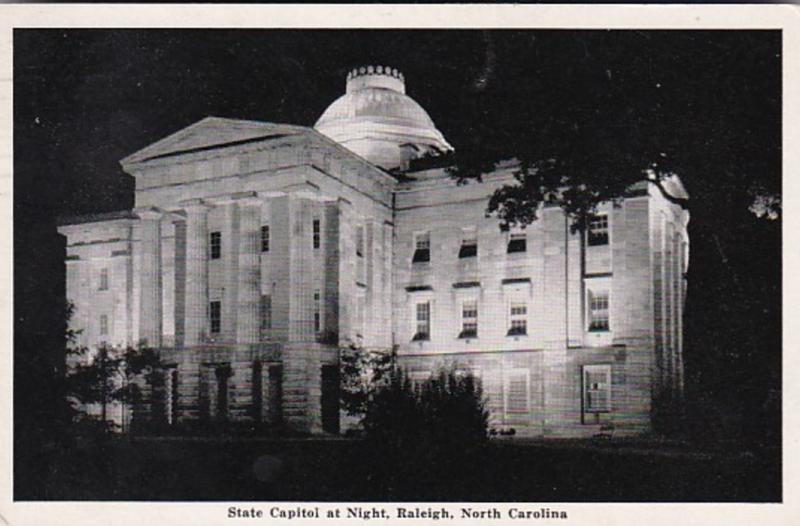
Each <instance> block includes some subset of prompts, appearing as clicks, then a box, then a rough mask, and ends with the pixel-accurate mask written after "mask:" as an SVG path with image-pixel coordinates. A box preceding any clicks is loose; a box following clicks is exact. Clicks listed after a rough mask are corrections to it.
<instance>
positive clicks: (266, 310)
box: [258, 294, 272, 338]
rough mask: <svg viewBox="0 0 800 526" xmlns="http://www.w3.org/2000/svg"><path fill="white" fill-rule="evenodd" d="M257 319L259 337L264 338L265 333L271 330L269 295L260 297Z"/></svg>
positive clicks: (270, 298)
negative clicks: (259, 331)
mask: <svg viewBox="0 0 800 526" xmlns="http://www.w3.org/2000/svg"><path fill="white" fill-rule="evenodd" d="M258 319H259V329H260V330H261V337H262V338H263V337H265V336H266V334H267V331H269V330H270V329H271V328H272V296H270V295H269V294H262V295H261V301H260V302H259V305H258Z"/></svg>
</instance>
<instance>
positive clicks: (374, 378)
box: [339, 346, 395, 416]
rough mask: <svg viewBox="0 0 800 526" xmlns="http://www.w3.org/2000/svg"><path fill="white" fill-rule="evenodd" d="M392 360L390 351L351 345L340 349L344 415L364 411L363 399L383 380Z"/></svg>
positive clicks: (361, 413)
mask: <svg viewBox="0 0 800 526" xmlns="http://www.w3.org/2000/svg"><path fill="white" fill-rule="evenodd" d="M394 361H395V354H394V351H391V352H379V351H367V350H364V349H358V348H356V347H354V346H353V347H351V348H347V349H343V350H342V352H341V354H340V357H339V363H340V372H341V388H340V394H341V402H342V407H343V408H344V409H345V411H346V412H347V414H348V415H350V416H361V415H363V414H364V412H365V411H366V408H367V401H368V400H369V399H370V398H371V397H372V396H373V395H374V394H375V392H376V390H378V389H379V388H380V387H381V386H383V385H385V383H386V382H387V380H388V378H389V373H390V371H391V370H392V368H393V367H394Z"/></svg>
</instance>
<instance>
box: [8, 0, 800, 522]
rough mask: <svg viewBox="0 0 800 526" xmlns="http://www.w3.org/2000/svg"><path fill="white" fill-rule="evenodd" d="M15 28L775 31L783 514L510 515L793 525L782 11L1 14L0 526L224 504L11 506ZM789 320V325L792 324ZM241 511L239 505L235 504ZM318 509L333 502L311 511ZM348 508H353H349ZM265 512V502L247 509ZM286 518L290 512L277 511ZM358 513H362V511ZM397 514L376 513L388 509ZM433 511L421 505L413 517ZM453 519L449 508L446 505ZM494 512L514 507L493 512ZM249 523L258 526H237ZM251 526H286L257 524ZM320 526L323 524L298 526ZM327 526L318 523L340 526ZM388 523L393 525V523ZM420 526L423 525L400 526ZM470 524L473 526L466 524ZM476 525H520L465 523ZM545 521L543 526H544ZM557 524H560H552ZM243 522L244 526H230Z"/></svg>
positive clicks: (624, 510)
mask: <svg viewBox="0 0 800 526" xmlns="http://www.w3.org/2000/svg"><path fill="white" fill-rule="evenodd" d="M14 27H18V28H46V27H59V28H60V27H64V28H79V27H80V28H121V27H129V28H173V27H182V28H210V27H224V28H328V27H338V28H362V27H372V28H445V27H447V28H519V29H524V28H529V29H547V28H576V29H577V28H583V29H591V28H597V29H617V28H637V29H673V28H682V29H734V28H739V29H783V36H784V50H783V60H784V86H783V88H784V89H783V94H784V129H783V131H784V149H783V152H784V173H785V174H789V175H787V176H785V177H784V196H783V202H784V211H785V212H784V221H785V223H784V225H785V226H784V236H785V237H784V247H785V249H784V310H783V312H784V347H785V349H788V350H789V352H786V353H784V361H783V371H784V378H783V380H784V382H783V386H784V391H783V395H784V453H785V455H786V456H785V459H784V464H783V468H784V503H783V504H759V505H753V504H636V505H634V504H561V503H554V504H547V503H536V504H535V505H529V506H518V507H525V508H529V509H539V508H542V507H549V508H550V509H558V510H566V511H567V512H568V514H569V520H567V521H563V522H565V523H566V522H569V523H580V524H593V525H605V524H615V523H632V524H645V523H646V524H649V525H658V524H670V525H672V524H676V523H679V524H681V525H684V526H689V525H694V524H698V525H704V526H705V525H708V524H726V525H727V524H732V523H751V524H753V523H758V524H791V523H797V521H798V518H800V506H798V498H797V491H796V488H797V481H798V476H799V471H798V463H797V459H798V454H797V453H796V451H797V446H798V443H799V442H800V440H798V434H797V430H798V409H800V407H798V406H799V405H800V404H798V400H800V397H798V389H800V387H798V385H800V382H797V381H792V380H793V379H794V376H795V374H798V373H797V371H798V369H797V366H798V362H799V361H800V352H798V349H799V348H800V346H798V343H800V341H798V333H797V330H796V329H794V327H797V325H798V324H797V323H796V321H795V320H794V318H795V316H793V315H794V314H796V310H795V307H796V301H797V294H798V291H800V287H798V278H797V277H796V276H797V274H796V273H793V272H791V270H793V269H796V268H800V266H798V265H800V253H798V252H799V251H798V250H797V247H798V246H800V239H798V229H796V228H794V229H793V228H789V227H790V226H791V225H795V224H798V223H797V222H798V221H800V218H798V217H796V211H797V210H800V207H799V206H798V204H799V203H798V200H799V199H800V192H798V191H797V184H796V183H795V180H794V178H795V177H797V176H796V174H797V173H798V168H800V162H798V157H800V148H799V147H798V144H797V136H798V118H797V116H798V115H800V104H799V101H800V97H799V96H798V94H799V93H798V87H799V86H800V84H798V65H800V54H799V53H798V50H799V49H800V31H798V29H799V28H800V24H799V23H798V10H797V8H796V7H794V6H791V5H727V6H722V5H716V6H708V5H693V6H678V5H671V6H643V5H617V6H612V5H604V6H599V5H589V6H586V5H583V6H579V5H539V6H537V5H525V6H522V5H502V6H486V5H394V6H382V5H356V6H354V5H336V6H331V5H324V6H322V5H314V6H310V5H305V6H253V5H247V6H241V5H238V6H234V5H202V6H200V5H119V6H112V5H63V4H59V5H36V4H25V5H0V200H1V202H0V319H2V328H3V329H4V330H2V331H0V338H2V340H0V341H2V349H3V352H2V353H0V455H2V456H0V522H4V523H6V524H10V525H12V526H16V525H23V524H25V525H27V524H37V525H42V526H45V525H49V524H58V525H65V524H81V525H93V524H98V525H106V524H111V523H113V524H115V525H117V524H119V525H123V524H137V525H139V524H148V523H149V524H175V525H183V524H186V525H196V524H226V523H230V519H226V513H227V507H228V505H227V504H226V503H152V502H148V503H135V504H128V503H125V504H123V503H100V502H80V503H72V502H64V503H14V502H12V501H11V498H12V485H11V482H12V480H11V474H12V470H11V466H12V456H11V455H12V440H11V437H12V435H11V432H12V429H11V422H12V414H11V407H12V406H11V385H12V384H11V381H12V378H11V371H12V332H11V331H12V301H11V299H12V298H13V294H12V292H13V284H12V268H13V267H12V254H13V253H12V224H11V221H12V206H11V205H12V180H11V174H12V78H13V70H12V52H11V50H12V48H11V46H12V30H13V28H14ZM792 322H794V323H792ZM239 504H240V506H241V507H246V506H248V504H246V503H239ZM306 504H307V505H309V506H312V507H313V506H318V507H319V508H320V509H322V510H324V509H330V508H334V507H337V505H336V504H310V503H306ZM352 504H353V503H351V505H352ZM254 505H255V506H256V507H258V508H260V509H263V510H264V511H265V512H268V510H269V508H270V507H271V504H270V503H254ZM281 506H282V507H283V508H286V509H288V508H290V507H291V506H292V504H291V503H283V504H281ZM366 506H370V504H367V505H366ZM395 506H396V505H388V506H384V507H386V508H387V509H392V508H394V507H395ZM428 506H430V507H432V508H436V507H438V506H437V505H435V504H430V505H428V504H426V505H423V506H422V507H428ZM446 506H447V507H448V508H449V509H451V510H453V511H456V512H457V511H458V509H459V506H458V505H457V504H448V505H446ZM495 507H497V508H498V509H500V510H506V509H508V508H510V507H513V505H510V504H497V505H496V506H495ZM245 522H255V521H245ZM258 522H260V523H262V524H263V523H270V524H279V523H283V522H285V521H282V520H278V519H270V518H264V519H260V520H258ZM301 522H308V523H320V522H321V521H298V520H294V521H292V523H294V524H297V523H301ZM350 522H352V520H350V521H348V520H345V519H338V520H336V519H333V520H327V521H326V523H327V524H348V523H350ZM393 522H395V521H393ZM403 522H404V523H405V524H420V523H423V522H428V521H414V520H406V521H403ZM471 522H472V521H471ZM474 522H476V523H479V524H480V523H490V522H491V523H495V524H496V523H499V522H509V523H511V524H519V522H518V521H507V520H503V521H497V520H494V521H474ZM548 522H550V521H548ZM557 522H562V521H557ZM235 523H241V521H235Z"/></svg>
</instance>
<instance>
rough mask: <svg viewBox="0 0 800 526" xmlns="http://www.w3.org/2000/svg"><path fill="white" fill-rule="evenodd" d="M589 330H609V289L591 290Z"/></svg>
mask: <svg viewBox="0 0 800 526" xmlns="http://www.w3.org/2000/svg"><path fill="white" fill-rule="evenodd" d="M589 330H590V331H607V330H609V324H608V291H607V290H605V291H589Z"/></svg>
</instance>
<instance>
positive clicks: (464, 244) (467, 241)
mask: <svg viewBox="0 0 800 526" xmlns="http://www.w3.org/2000/svg"><path fill="white" fill-rule="evenodd" d="M477 255H478V234H477V232H475V230H474V229H469V230H464V233H463V235H462V237H461V249H460V250H459V251H458V257H459V258H474V257H475V256H477Z"/></svg>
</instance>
